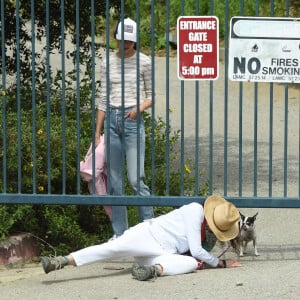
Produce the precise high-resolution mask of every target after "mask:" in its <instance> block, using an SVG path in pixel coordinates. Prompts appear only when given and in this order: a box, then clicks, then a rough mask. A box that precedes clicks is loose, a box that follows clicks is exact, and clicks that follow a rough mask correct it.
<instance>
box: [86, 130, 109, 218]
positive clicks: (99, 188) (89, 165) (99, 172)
mask: <svg viewBox="0 0 300 300" xmlns="http://www.w3.org/2000/svg"><path fill="white" fill-rule="evenodd" d="M92 150H93V149H92V144H91V145H90V147H89V150H88V152H87V154H86V155H85V158H84V160H83V161H81V162H80V176H81V178H82V180H84V181H87V182H88V189H89V192H90V193H91V194H92V193H93V151H92ZM106 193H107V173H106V161H105V143H104V135H101V137H100V142H99V144H98V145H97V146H96V148H95V194H96V195H106ZM103 207H104V209H105V212H106V214H107V215H108V217H109V219H110V220H111V214H112V212H111V206H107V205H105V206H103Z"/></svg>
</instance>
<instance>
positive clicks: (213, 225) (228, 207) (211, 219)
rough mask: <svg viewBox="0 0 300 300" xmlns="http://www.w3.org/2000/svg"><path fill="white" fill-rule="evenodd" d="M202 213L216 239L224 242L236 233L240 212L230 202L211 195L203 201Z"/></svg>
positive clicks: (237, 231)
mask: <svg viewBox="0 0 300 300" xmlns="http://www.w3.org/2000/svg"><path fill="white" fill-rule="evenodd" d="M204 215H205V219H206V221H207V223H208V226H209V228H210V229H211V230H212V232H213V233H214V234H215V236H216V237H217V239H218V240H220V241H222V242H225V241H229V240H231V239H233V238H235V237H236V236H237V235H238V233H239V220H240V213H239V210H238V209H237V208H236V207H235V206H234V205H233V204H232V203H231V202H228V201H226V200H225V199H224V198H222V197H220V196H216V195H212V196H210V197H208V198H207V199H206V200H205V202H204Z"/></svg>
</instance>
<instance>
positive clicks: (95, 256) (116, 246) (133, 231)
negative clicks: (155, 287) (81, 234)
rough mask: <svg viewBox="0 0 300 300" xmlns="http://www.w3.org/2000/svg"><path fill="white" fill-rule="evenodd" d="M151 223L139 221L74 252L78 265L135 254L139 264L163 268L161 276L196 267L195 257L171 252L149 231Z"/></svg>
mask: <svg viewBox="0 0 300 300" xmlns="http://www.w3.org/2000/svg"><path fill="white" fill-rule="evenodd" d="M149 228H150V222H149V221H146V222H143V223H140V224H138V225H136V226H134V227H132V228H130V229H128V230H126V231H125V232H124V234H123V235H121V236H120V237H119V238H117V239H115V240H113V241H109V242H107V243H104V244H101V245H95V246H91V247H87V248H84V249H82V250H79V251H76V252H73V253H71V255H72V257H73V258H74V260H75V263H76V265H77V266H82V265H86V264H91V263H94V262H97V261H103V260H112V259H120V258H127V257H134V258H135V260H136V262H137V263H139V264H147V265H154V264H159V265H161V266H162V267H163V273H162V274H161V275H177V274H185V273H190V272H193V271H195V270H196V268H197V266H198V263H197V261H196V259H195V258H193V257H191V256H185V255H180V254H174V253H169V252H167V250H165V249H164V248H163V247H162V246H161V245H160V244H159V243H158V242H157V241H156V240H155V239H154V238H153V236H152V234H151V233H150V230H149Z"/></svg>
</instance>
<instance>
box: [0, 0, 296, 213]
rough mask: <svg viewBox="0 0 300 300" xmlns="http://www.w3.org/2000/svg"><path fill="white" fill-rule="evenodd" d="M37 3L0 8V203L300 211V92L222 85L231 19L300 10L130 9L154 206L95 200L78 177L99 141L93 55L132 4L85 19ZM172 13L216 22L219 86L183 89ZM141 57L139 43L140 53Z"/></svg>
mask: <svg viewBox="0 0 300 300" xmlns="http://www.w3.org/2000/svg"><path fill="white" fill-rule="evenodd" d="M37 2H38V1H34V0H31V1H28V0H27V1H21V0H16V1H5V0H1V83H0V87H1V142H0V143H1V162H0V166H1V178H0V183H1V186H0V192H1V194H0V203H2V204H25V203H27V204H91V205H93V204H101V205H103V204H108V205H120V204H124V205H141V204H143V205H154V206H179V205H182V204H185V203H188V202H192V201H199V202H202V201H203V200H204V199H205V198H206V196H207V195H209V194H213V193H217V194H221V195H223V196H224V197H226V198H227V199H229V200H231V201H232V202H234V203H235V204H236V205H237V206H239V207H300V185H299V179H300V150H299V149H300V138H299V136H300V118H299V116H300V109H299V105H300V89H299V85H297V84H288V83H284V84H275V83H250V82H246V83H242V82H232V81H229V80H228V56H229V21H230V18H231V17H232V16H234V15H240V16H243V15H248V16H262V15H263V16H271V17H273V16H277V17H299V9H298V7H299V5H298V6H297V3H298V4H299V1H289V0H286V3H285V4H282V1H276V0H274V1H253V0H250V1H242V0H241V1H229V0H227V1H195V0H193V1H180V0H177V1H175V0H173V1H171V0H169V1H165V2H164V3H163V4H162V3H160V2H159V3H157V1H148V2H149V3H148V2H147V4H142V3H140V1H136V3H135V4H134V6H135V10H131V13H132V16H131V17H132V18H135V19H136V22H137V24H138V28H140V30H139V33H138V37H141V36H142V34H144V35H143V37H145V36H148V37H149V40H148V42H149V47H148V49H147V50H146V51H148V52H147V54H149V56H150V58H151V61H152V83H153V84H152V89H153V92H155V96H153V102H154V106H153V108H152V109H151V110H150V111H148V116H149V122H150V123H148V128H147V130H148V131H147V134H148V138H149V144H148V149H147V151H148V152H147V153H148V154H147V155H148V160H147V161H146V168H147V169H148V175H147V176H148V178H147V179H148V181H147V182H148V184H149V187H150V190H151V191H152V193H151V196H150V197H141V196H132V195H128V194H127V193H126V189H125V188H124V195H123V196H120V197H119V196H110V195H103V196H98V195H95V194H94V195H90V194H89V193H87V189H86V183H84V182H83V181H82V180H81V177H80V172H79V169H80V161H81V160H82V159H83V158H84V155H85V153H86V151H87V149H88V147H89V143H90V142H92V141H93V140H94V138H93V136H94V133H95V121H94V120H95V116H96V111H95V108H94V107H95V97H96V95H97V92H98V88H99V84H100V83H99V77H98V76H99V72H101V70H99V68H98V66H99V57H100V56H101V55H102V56H103V55H105V51H106V52H108V51H110V48H109V45H110V39H111V32H112V30H113V28H114V27H115V21H114V20H116V19H117V18H116V17H115V16H117V15H120V16H121V17H122V16H123V17H124V16H125V15H126V14H128V10H129V6H130V5H129V4H128V3H127V4H126V5H125V3H124V2H125V1H121V4H120V7H118V9H116V7H115V6H114V5H115V1H93V0H92V1H90V3H89V5H88V11H87V10H86V9H85V10H84V9H82V6H81V5H80V4H81V3H80V1H79V0H77V1H74V3H73V4H72V5H71V4H66V3H65V1H48V0H46V1H45V2H44V1H39V3H37ZM87 2H88V1H87ZM110 2H111V3H110ZM117 2H118V1H117ZM128 2H130V1H128ZM131 2H134V1H131ZM202 2H205V3H202ZM219 2H222V3H219ZM99 3H100V4H99ZM118 3H119V2H118ZM145 5H146V6H147V10H148V14H147V15H146V16H145V15H141V12H142V11H143V12H145ZM159 5H160V6H159ZM174 11H177V12H178V13H177V17H179V16H184V15H216V16H218V18H219V20H220V53H219V58H220V65H219V78H218V80H216V81H188V82H187V81H180V80H179V79H178V77H177V59H176V49H175V48H176V40H174V26H175V24H174V18H173V19H172V16H174V13H173V12H174ZM57 13H59V17H58V18H54V15H55V14H57ZM297 14H298V15H297ZM84 18H86V19H84ZM53 19H54V21H53ZM58 20H59V22H58ZM85 20H86V22H85ZM105 20H111V22H107V21H106V22H104V21H105ZM158 20H160V22H161V23H159V24H160V25H161V24H163V28H162V27H160V28H158V26H157V22H158ZM146 21H147V22H148V23H147V22H146ZM70 24H71V25H70ZM147 24H148V27H147ZM86 26H90V27H89V28H90V32H89V35H87V36H84V38H85V39H84V41H83V39H81V34H82V32H81V30H82V28H86ZM103 26H104V27H103ZM162 31H163V32H164V34H163V35H162ZM99 32H100V33H99ZM145 33H146V35H145ZM175 36H176V35H175ZM62 37H63V38H62ZM55 38H56V39H55ZM83 42H84V43H83ZM85 47H87V48H85ZM143 47H144V45H142V44H141V43H140V42H139V41H138V43H137V51H143V49H144V48H143ZM103 51H104V52H103ZM87 118H88V119H89V120H90V123H88V121H87ZM86 124H90V128H87V127H86ZM83 125H85V126H83ZM157 139H159V142H156V140H157ZM93 151H95V145H94V144H93ZM108 152H109V151H108ZM157 157H160V160H158V159H157ZM137 159H138V158H137ZM157 161H159V164H157ZM93 168H94V169H95V160H94V162H93ZM149 174H150V175H149ZM123 177H124V184H123V185H124V187H125V185H126V183H125V178H126V174H124V176H123ZM174 177H176V178H174ZM174 182H175V185H178V189H177V191H176V192H174V191H173V189H172V188H171V187H172V184H173V185H174ZM93 184H94V185H95V178H93ZM158 186H160V189H159V190H160V192H156V191H157V190H158V189H157V187H158ZM94 191H95V187H94Z"/></svg>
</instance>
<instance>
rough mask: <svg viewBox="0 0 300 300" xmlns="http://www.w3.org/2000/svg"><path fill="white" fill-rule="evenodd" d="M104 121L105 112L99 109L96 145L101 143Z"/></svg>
mask: <svg viewBox="0 0 300 300" xmlns="http://www.w3.org/2000/svg"><path fill="white" fill-rule="evenodd" d="M104 119H105V111H103V110H100V109H97V114H96V130H95V143H96V145H98V144H99V141H100V135H101V132H102V130H103V125H104Z"/></svg>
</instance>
